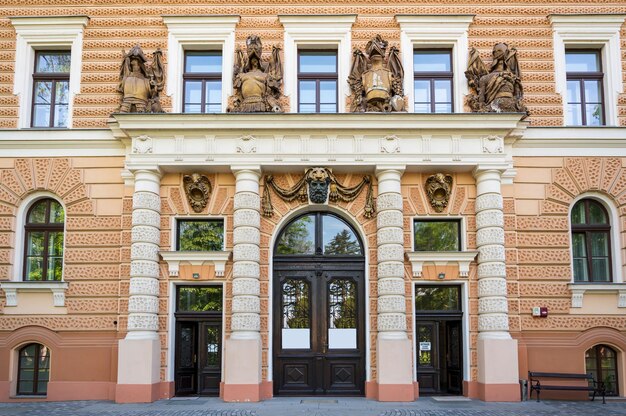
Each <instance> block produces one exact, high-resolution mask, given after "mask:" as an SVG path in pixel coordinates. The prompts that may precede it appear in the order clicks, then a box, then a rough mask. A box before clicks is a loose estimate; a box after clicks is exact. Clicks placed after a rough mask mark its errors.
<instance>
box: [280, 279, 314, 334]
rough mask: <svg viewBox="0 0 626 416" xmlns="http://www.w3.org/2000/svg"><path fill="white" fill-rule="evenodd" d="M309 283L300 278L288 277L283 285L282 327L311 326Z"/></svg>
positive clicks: (297, 327) (298, 327) (301, 327)
mask: <svg viewBox="0 0 626 416" xmlns="http://www.w3.org/2000/svg"><path fill="white" fill-rule="evenodd" d="M309 302H310V297H309V283H308V282H307V281H305V280H300V279H287V280H285V282H284V283H283V287H282V309H283V317H282V328H291V329H303V328H310V327H311V324H310V321H309V315H310V309H311V307H310V303H309Z"/></svg>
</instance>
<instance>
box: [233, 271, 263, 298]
mask: <svg viewBox="0 0 626 416" xmlns="http://www.w3.org/2000/svg"><path fill="white" fill-rule="evenodd" d="M256 276H257V278H254V277H253V278H250V279H246V278H243V279H242V278H237V279H234V280H233V296H245V295H252V296H259V294H260V293H261V289H260V282H259V280H258V274H257V275H256Z"/></svg>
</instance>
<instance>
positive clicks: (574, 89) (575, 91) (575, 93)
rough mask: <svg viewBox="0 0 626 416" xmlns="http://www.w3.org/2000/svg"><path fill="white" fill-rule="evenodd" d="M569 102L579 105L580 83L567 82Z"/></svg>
mask: <svg viewBox="0 0 626 416" xmlns="http://www.w3.org/2000/svg"><path fill="white" fill-rule="evenodd" d="M567 102H568V103H579V102H581V101H580V81H578V80H576V81H567Z"/></svg>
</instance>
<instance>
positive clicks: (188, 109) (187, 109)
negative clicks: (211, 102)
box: [183, 104, 202, 113]
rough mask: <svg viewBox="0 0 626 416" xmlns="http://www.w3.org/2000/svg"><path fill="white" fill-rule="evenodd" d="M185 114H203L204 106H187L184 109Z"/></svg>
mask: <svg viewBox="0 0 626 416" xmlns="http://www.w3.org/2000/svg"><path fill="white" fill-rule="evenodd" d="M183 112H184V113H201V112H202V106H201V105H200V104H185V107H184V108H183Z"/></svg>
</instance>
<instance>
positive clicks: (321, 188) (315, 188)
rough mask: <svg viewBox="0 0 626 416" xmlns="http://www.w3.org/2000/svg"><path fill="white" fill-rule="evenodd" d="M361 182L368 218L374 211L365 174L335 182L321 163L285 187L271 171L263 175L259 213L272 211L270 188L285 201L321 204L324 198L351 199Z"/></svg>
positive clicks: (268, 215) (367, 177) (370, 191)
mask: <svg viewBox="0 0 626 416" xmlns="http://www.w3.org/2000/svg"><path fill="white" fill-rule="evenodd" d="M365 186H367V195H366V197H365V207H364V213H363V216H364V217H365V218H371V217H372V216H373V215H374V212H375V208H374V197H373V196H372V183H371V178H370V176H369V175H365V176H363V179H362V180H361V182H359V183H358V184H357V185H355V186H352V187H346V186H343V185H342V184H340V183H339V181H338V180H337V177H336V176H335V175H333V173H332V171H331V170H330V169H328V168H324V167H315V168H309V169H307V170H306V171H305V172H304V175H302V177H301V178H300V179H299V180H298V182H297V183H296V184H295V185H293V186H292V187H291V188H288V189H284V188H281V187H280V186H278V184H276V182H275V181H274V176H273V175H266V176H265V189H264V191H263V199H262V200H261V205H262V208H263V215H264V216H266V217H271V216H272V215H274V207H273V206H272V198H271V193H270V189H272V190H273V191H274V192H275V193H276V194H277V195H278V196H279V197H280V198H281V199H282V200H284V201H287V202H291V201H294V200H296V199H297V200H299V201H300V202H307V200H309V201H310V202H311V203H313V204H324V203H326V200H328V201H329V202H333V203H334V202H338V201H344V202H350V201H354V200H355V199H356V198H357V197H358V196H359V194H360V193H361V191H362V190H363V188H364V187H365ZM307 188H308V192H307Z"/></svg>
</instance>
